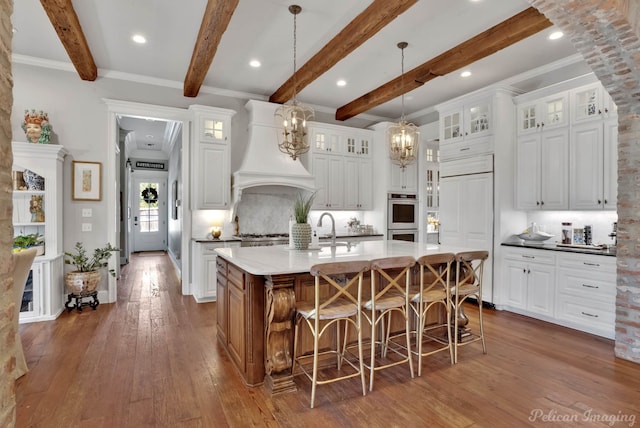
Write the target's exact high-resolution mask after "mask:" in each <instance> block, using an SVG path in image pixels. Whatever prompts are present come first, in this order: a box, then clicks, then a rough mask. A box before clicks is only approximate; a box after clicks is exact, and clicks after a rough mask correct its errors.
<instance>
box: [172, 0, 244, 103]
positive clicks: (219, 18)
mask: <svg viewBox="0 0 640 428" xmlns="http://www.w3.org/2000/svg"><path fill="white" fill-rule="evenodd" d="M239 1H240V0H209V1H208V2H207V7H206V9H205V11H204V16H203V17H202V23H201V24H200V31H199V32H198V38H197V40H196V44H195V46H194V48H193V54H192V55H191V62H190V63H189V68H188V69H187V75H186V76H185V78H184V92H183V93H184V96H185V97H195V96H197V95H198V92H200V87H201V86H202V82H204V78H205V76H206V75H207V72H208V71H209V67H211V63H212V62H213V57H214V56H215V54H216V51H217V50H218V44H219V43H220V40H221V39H222V35H223V34H224V32H225V31H226V30H227V26H228V25H229V21H231V17H232V16H233V12H234V11H235V10H236V7H237V6H238V2H239Z"/></svg>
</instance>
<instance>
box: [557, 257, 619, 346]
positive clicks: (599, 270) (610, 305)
mask: <svg viewBox="0 0 640 428" xmlns="http://www.w3.org/2000/svg"><path fill="white" fill-rule="evenodd" d="M556 314H557V317H558V318H559V319H561V320H562V321H563V324H565V325H568V326H569V327H574V328H578V329H580V330H585V331H588V332H590V333H594V334H598V335H601V336H606V337H609V338H613V337H614V335H615V322H616V263H615V258H614V257H598V256H588V255H575V254H567V255H565V256H563V257H562V258H561V259H560V260H559V262H558V310H557V312H556Z"/></svg>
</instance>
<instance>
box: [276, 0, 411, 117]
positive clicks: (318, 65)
mask: <svg viewBox="0 0 640 428" xmlns="http://www.w3.org/2000/svg"><path fill="white" fill-rule="evenodd" d="M417 2H418V0H374V1H373V3H371V4H370V5H369V7H367V8H366V9H365V10H364V11H363V12H362V13H360V14H359V15H358V16H356V17H355V18H354V19H353V20H352V21H351V22H350V23H349V25H347V26H346V27H345V28H343V29H342V31H340V32H339V33H338V34H337V35H336V36H335V37H334V38H333V39H332V40H331V41H330V42H329V43H327V44H326V45H325V46H324V47H323V48H322V49H320V51H319V52H318V53H316V54H315V55H314V56H313V57H312V58H311V59H310V60H309V61H307V63H306V64H304V65H303V66H302V67H300V69H299V70H297V71H296V73H295V75H292V76H291V77H289V79H288V80H287V81H286V82H285V83H283V84H282V86H280V88H279V89H278V90H277V91H276V92H274V93H273V94H272V95H271V97H269V101H270V102H272V103H280V104H282V103H285V102H287V101H289V100H290V99H291V98H293V94H294V89H295V92H300V91H301V90H302V89H303V88H305V87H306V86H307V85H308V84H310V83H311V82H313V81H314V80H316V79H317V78H318V77H320V76H322V75H323V74H324V73H325V72H327V71H328V70H329V69H330V68H331V67H333V66H334V65H336V64H337V63H338V62H339V61H340V60H342V59H343V58H344V57H346V56H347V55H349V54H350V53H351V52H353V51H354V50H355V49H356V48H357V47H358V46H360V45H362V44H363V43H364V42H366V41H367V40H369V39H370V38H371V37H372V36H373V35H375V34H376V33H377V32H378V31H380V30H381V29H382V28H384V27H385V26H386V25H387V24H389V23H390V22H391V21H393V20H394V19H396V18H397V17H398V16H399V15H401V14H402V13H403V12H405V11H406V10H407V9H409V8H410V7H411V6H413V5H414V4H416V3H417ZM294 82H295V86H296V88H294Z"/></svg>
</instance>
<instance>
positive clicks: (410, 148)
mask: <svg viewBox="0 0 640 428" xmlns="http://www.w3.org/2000/svg"><path fill="white" fill-rule="evenodd" d="M408 45H409V44H408V43H407V42H400V43H398V47H399V48H400V50H401V51H402V75H401V80H400V81H401V85H402V88H403V91H404V48H406V47H407V46H408ZM419 135H420V133H419V132H418V127H417V126H415V125H414V124H413V123H409V122H407V121H406V120H404V92H403V93H402V116H401V117H400V122H398V123H394V124H393V125H391V126H389V127H388V128H387V142H388V144H389V158H390V159H391V161H392V162H393V163H394V164H396V165H399V166H400V168H402V169H405V168H406V167H407V165H411V164H412V163H413V162H415V160H416V159H417V156H418V136H419Z"/></svg>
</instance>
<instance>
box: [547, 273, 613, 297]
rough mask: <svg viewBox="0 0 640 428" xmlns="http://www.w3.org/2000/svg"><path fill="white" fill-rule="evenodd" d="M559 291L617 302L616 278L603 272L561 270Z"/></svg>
mask: <svg viewBox="0 0 640 428" xmlns="http://www.w3.org/2000/svg"><path fill="white" fill-rule="evenodd" d="M558 290H559V291H560V292H561V293H567V294H568V295H571V296H577V297H583V298H586V299H597V300H598V301H600V302H611V303H614V302H615V300H616V277H615V275H611V274H609V273H603V272H585V271H584V270H573V269H563V268H561V269H560V270H559V272H558ZM594 303H597V302H594Z"/></svg>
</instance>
